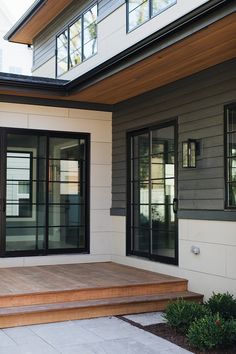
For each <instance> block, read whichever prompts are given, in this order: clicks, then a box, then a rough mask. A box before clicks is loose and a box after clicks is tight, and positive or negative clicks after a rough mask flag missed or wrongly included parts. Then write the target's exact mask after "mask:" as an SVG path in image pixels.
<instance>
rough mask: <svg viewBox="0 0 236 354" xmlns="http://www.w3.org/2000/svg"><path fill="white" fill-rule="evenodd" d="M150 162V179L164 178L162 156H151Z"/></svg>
mask: <svg viewBox="0 0 236 354" xmlns="http://www.w3.org/2000/svg"><path fill="white" fill-rule="evenodd" d="M151 161H152V172H151V178H152V179H159V178H165V175H164V172H165V165H164V164H163V163H164V161H163V156H162V155H160V156H158V157H156V156H152V158H151Z"/></svg>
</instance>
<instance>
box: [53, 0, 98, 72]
mask: <svg viewBox="0 0 236 354" xmlns="http://www.w3.org/2000/svg"><path fill="white" fill-rule="evenodd" d="M95 5H96V6H97V20H98V1H94V2H93V3H92V4H90V5H89V6H88V7H86V8H85V9H84V10H83V12H81V13H80V14H79V15H77V16H76V17H75V18H74V19H73V20H72V21H70V22H69V23H68V24H67V25H66V26H64V27H63V29H62V30H61V31H60V32H58V33H57V34H56V44H55V48H56V50H55V57H56V60H55V76H56V77H60V76H62V75H64V74H65V73H67V72H68V71H70V70H72V69H74V68H75V67H77V66H78V65H80V64H82V63H84V62H85V61H87V60H88V59H90V58H92V57H93V56H94V55H96V54H97V50H96V52H95V53H94V54H92V55H91V56H89V57H88V58H84V45H85V44H87V43H89V42H86V43H84V15H85V14H86V13H87V12H88V11H89V10H90V9H92V8H93V7H94V6H95ZM79 20H81V61H80V63H78V64H76V65H74V66H71V65H70V27H72V26H73V25H74V24H75V23H76V22H77V21H79ZM97 20H96V41H97V38H98V36H97ZM65 31H67V33H68V38H67V41H68V42H67V70H66V71H64V72H63V73H61V74H58V46H57V43H58V38H59V37H60V36H61V35H62V34H63V33H64V32H65Z"/></svg>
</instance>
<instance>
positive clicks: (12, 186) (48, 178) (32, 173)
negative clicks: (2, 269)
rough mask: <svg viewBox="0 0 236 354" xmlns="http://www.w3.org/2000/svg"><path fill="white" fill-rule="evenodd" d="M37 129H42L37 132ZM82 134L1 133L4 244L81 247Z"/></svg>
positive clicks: (83, 205)
mask: <svg viewBox="0 0 236 354" xmlns="http://www.w3.org/2000/svg"><path fill="white" fill-rule="evenodd" d="M42 134H43V133H42ZM85 145H86V144H85V139H77V138H61V137H50V136H49V135H48V134H47V135H46V134H45V135H44V136H43V135H35V136H34V135H21V134H8V135H7V155H6V167H7V168H6V233H7V235H6V250H7V251H40V252H41V251H43V250H45V249H46V247H47V245H46V244H47V242H46V235H47V228H48V226H49V227H50V239H49V250H50V247H51V248H52V249H63V248H66V249H68V248H73V249H77V248H81V249H85V247H86V244H85V226H86V200H85V197H86V193H85V190H86V179H87V177H86V168H85V158H86V149H85Z"/></svg>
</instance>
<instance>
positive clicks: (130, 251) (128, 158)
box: [126, 118, 179, 266]
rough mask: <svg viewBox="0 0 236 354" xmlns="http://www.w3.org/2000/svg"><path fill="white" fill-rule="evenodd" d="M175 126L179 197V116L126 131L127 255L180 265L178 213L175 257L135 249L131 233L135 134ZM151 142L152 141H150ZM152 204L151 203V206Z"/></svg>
mask: <svg viewBox="0 0 236 354" xmlns="http://www.w3.org/2000/svg"><path fill="white" fill-rule="evenodd" d="M171 126H172V127H174V138H175V145H174V148H175V151H174V155H175V197H176V198H177V196H178V118H173V119H170V120H168V121H165V122H160V123H159V124H156V123H155V124H150V125H147V126H144V127H143V128H140V129H136V130H130V131H127V132H126V168H127V176H126V195H127V198H126V210H127V216H126V256H131V257H132V256H136V257H141V258H144V259H148V260H151V261H155V262H159V263H164V264H170V265H176V266H178V265H179V235H178V216H177V215H176V219H175V233H176V239H175V257H174V258H172V257H166V256H160V255H154V254H151V253H150V251H149V253H144V252H140V251H138V252H137V251H133V249H132V243H133V241H132V235H131V228H132V216H131V208H130V206H131V199H132V194H133V191H132V192H131V188H130V186H131V167H132V158H131V155H132V151H131V150H132V149H131V145H130V144H131V140H132V138H133V137H134V136H138V135H141V134H144V133H148V134H150V132H151V131H153V130H155V129H162V128H167V127H171ZM149 143H150V141H149ZM150 206H151V204H149V208H150Z"/></svg>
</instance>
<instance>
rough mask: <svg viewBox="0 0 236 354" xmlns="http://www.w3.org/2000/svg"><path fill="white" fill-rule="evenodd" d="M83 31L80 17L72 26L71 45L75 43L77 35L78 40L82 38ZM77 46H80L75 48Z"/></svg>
mask: <svg viewBox="0 0 236 354" xmlns="http://www.w3.org/2000/svg"><path fill="white" fill-rule="evenodd" d="M81 31H82V27H81V19H79V20H78V21H76V22H75V23H74V24H73V25H72V26H70V47H71V43H73V38H75V37H77V39H76V40H81ZM73 44H74V43H73ZM76 48H78V47H75V49H76Z"/></svg>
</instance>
